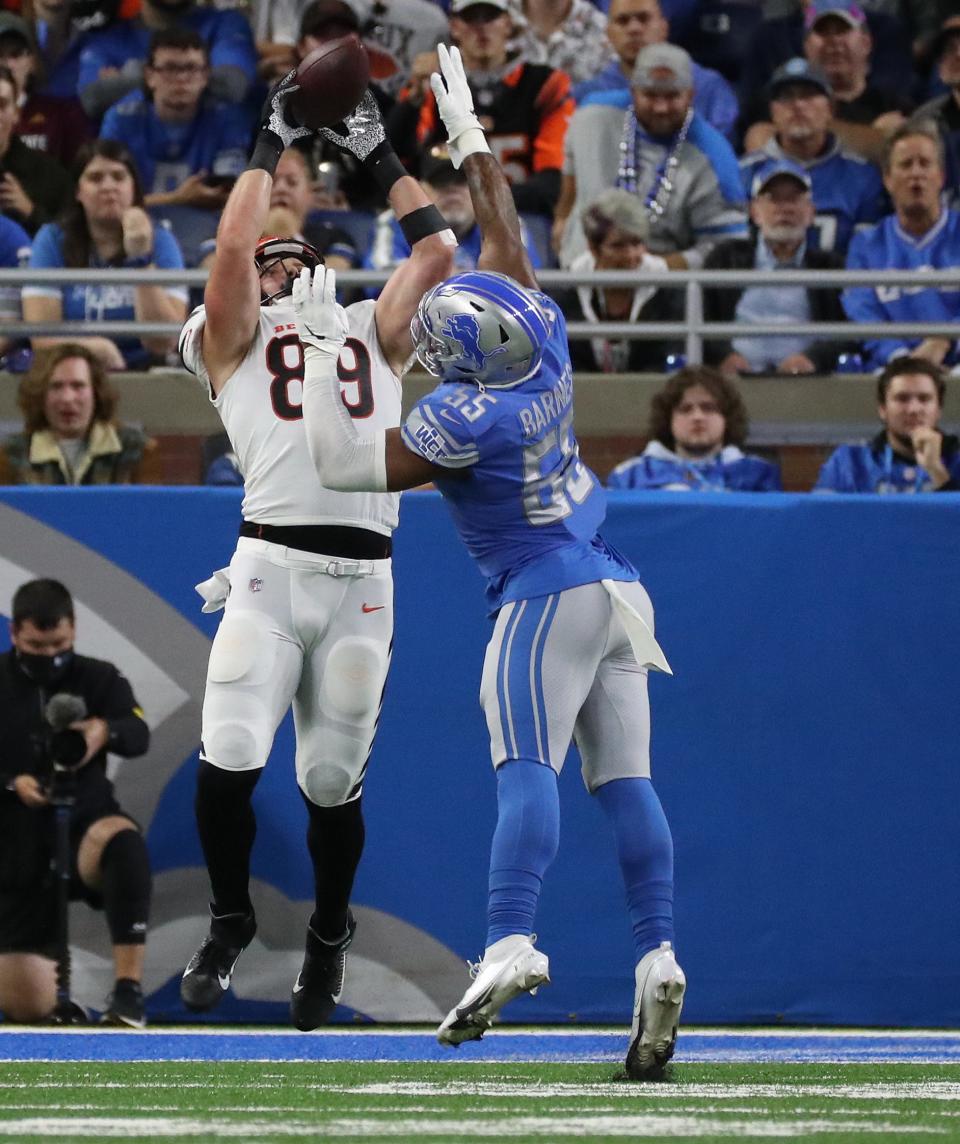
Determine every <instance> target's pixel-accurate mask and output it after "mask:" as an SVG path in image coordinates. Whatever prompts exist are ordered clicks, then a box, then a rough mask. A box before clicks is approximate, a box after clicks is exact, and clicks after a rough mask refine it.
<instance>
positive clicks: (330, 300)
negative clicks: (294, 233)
mask: <svg viewBox="0 0 960 1144" xmlns="http://www.w3.org/2000/svg"><path fill="white" fill-rule="evenodd" d="M293 311H294V314H295V315H296V318H297V335H298V336H299V338H300V341H301V343H302V344H303V347H304V349H307V348H313V349H316V350H319V351H320V352H321V353H323V354H328V355H330V356H331V357H332V358H333V359H334V360H336V359H337V358H338V357H339V356H340V350H341V349H342V348H343V343H344V342H345V341H346V340H347V334H348V332H349V325H348V320H347V312H346V310H344V308H343V307H342V306H341V305H339V304H338V303H337V274H336V271H335V270H331V269H330V268H329V267H327V266H317V267H315V268H314V269H313V270H310V268H309V267H306V266H305V267H304V268H303V269H302V270H301V271H300V274H299V275H298V277H297V278H296V279H295V280H294V283H293Z"/></svg>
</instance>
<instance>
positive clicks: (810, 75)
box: [768, 56, 833, 99]
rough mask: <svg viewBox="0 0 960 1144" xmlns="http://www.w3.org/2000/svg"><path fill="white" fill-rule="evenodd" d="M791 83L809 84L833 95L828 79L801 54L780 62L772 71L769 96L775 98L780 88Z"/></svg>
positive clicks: (828, 95) (827, 94)
mask: <svg viewBox="0 0 960 1144" xmlns="http://www.w3.org/2000/svg"><path fill="white" fill-rule="evenodd" d="M792 83H806V84H809V85H810V86H811V87H816V88H819V89H820V91H822V92H823V94H824V95H826V96H827V97H828V98H832V97H833V89H832V88H831V87H830V81H829V80H828V79H827V77H826V76H825V75H824V74H823V72H822V71H821V70H820V69H819V68H818V67H817V66H816V65H815V64H812V63H810V61H809V60H805V59H804V58H803V56H794V57H793V59H792V60H787V62H786V63H785V64H781V65H780V67H778V68H777V70H776V71H775V72H774V73H773V75H772V76H771V77H770V86H769V89H768V90H769V93H770V98H771V99H775V98H776V95H777V92H778V91H779V90H780V88H782V87H787V86H789V85H790V84H792Z"/></svg>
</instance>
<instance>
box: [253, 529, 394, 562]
mask: <svg viewBox="0 0 960 1144" xmlns="http://www.w3.org/2000/svg"><path fill="white" fill-rule="evenodd" d="M240 535H241V536H246V537H249V538H250V539H252V540H268V541H270V543H271V544H282V545H283V546H284V548H298V549H300V551H301V552H315V553H317V555H319V556H335V557H337V558H338V559H336V560H331V562H330V567H329V568H328V569H327V572H328V575H330V576H355V575H357V572H358V569H357V567H356V565H354V567H352V568H351V567H350V564H349V562H350V561H359V560H389V559H390V554H391V552H392V551H393V541H392V539H391V538H390V537H389V536H384V535H383V533H382V532H373V531H372V530H371V529H369V528H353V527H351V526H350V525H346V524H257V523H256V522H255V521H252V520H245V521H243V522H242V523H241V525H240Z"/></svg>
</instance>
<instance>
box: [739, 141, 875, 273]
mask: <svg viewBox="0 0 960 1144" xmlns="http://www.w3.org/2000/svg"><path fill="white" fill-rule="evenodd" d="M771 159H776V160H783V159H791V156H789V155H787V154H786V152H784V151H783V149H782V148H781V147H780V144H779V143H778V142H777V141H776V139H775V138H774V139H771V140H770V141H769V142H768V143H767V144H766V145H765V146H764V147H763V148H762V149H761V150H759V151H751V152H750V154H749V155H746V156H744V158H743V159H741V160H740V171H741V173H742V175H743V185H744V189H745V192H746V195H747V198H748V199H749V198H750V195H751V185H752V183H753V177H754V175H755V174H756V173H757V171H758V169H759V168H760V167H762V166H764V164H766V163H769V162H770V160H771ZM791 161H793V162H799V161H798V160H793V159H791ZM799 165H800V166H801V167H803V168H804V169H805V170H806V172H807V174H808V175H809V176H810V182H811V184H812V189H813V209H814V211H815V216H814V220H813V228H812V229H813V232H814V233H813V234H812V235H811V242H810V245H811V246H813V247H816V248H817V249H819V250H836V251H837V252H838V253H839V254H843V253H844V252H845V251H846V249H847V247H848V246H849V245H850V240H851V238H852V237H853V232H854V230H855V229H856V228H857V227H863V226H865V225H866V224H868V223H874V222H876V221H877V220H878V219H879V218H880V217H881V215H882V214H883V213H884V210H885V201H886V200H885V198H884V191H883V180H882V178H881V177H880V171H879V170H878V168H876V167H875V166H874V165H873V164H872V163H868V162H867V160H866V159H861V158H860V157H859V156H858V155H854V154H852V153H850V152H848V151H845V150H844V149H843V148H842V147H841V146H840V144H839V143H838V142H837V140H836V139H835V138H833V137H832V136H831V139H830V143H829V145H828V147H827V149H826V151H824V153H823V154H822V155H818V156H817V158H816V159H812V160H811V161H810V162H808V163H799Z"/></svg>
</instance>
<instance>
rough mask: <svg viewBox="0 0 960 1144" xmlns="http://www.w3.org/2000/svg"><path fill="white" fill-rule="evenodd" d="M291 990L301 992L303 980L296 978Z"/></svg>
mask: <svg viewBox="0 0 960 1144" xmlns="http://www.w3.org/2000/svg"><path fill="white" fill-rule="evenodd" d="M293 991H294V993H301V992H302V991H303V982H302V981H301V980H300V978H299V977H298V978H297V983H296V985H294V987H293Z"/></svg>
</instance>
